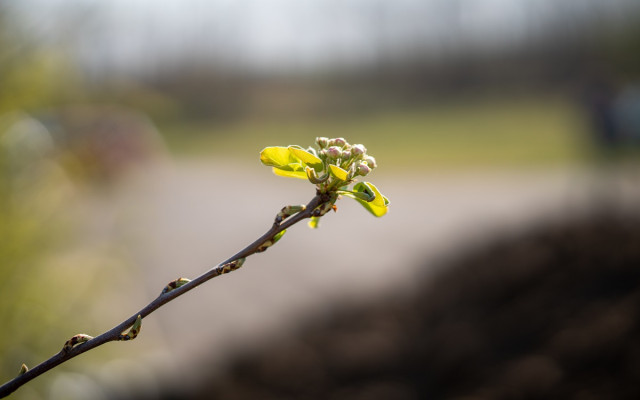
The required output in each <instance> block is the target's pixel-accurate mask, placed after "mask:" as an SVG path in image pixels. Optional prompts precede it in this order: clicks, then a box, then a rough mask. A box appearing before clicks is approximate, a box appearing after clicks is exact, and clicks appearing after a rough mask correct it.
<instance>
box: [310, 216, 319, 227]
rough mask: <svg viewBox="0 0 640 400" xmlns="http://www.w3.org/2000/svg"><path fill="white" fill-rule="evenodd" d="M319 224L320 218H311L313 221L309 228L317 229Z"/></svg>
mask: <svg viewBox="0 0 640 400" xmlns="http://www.w3.org/2000/svg"><path fill="white" fill-rule="evenodd" d="M319 222H320V217H311V219H310V220H309V228H313V229H317V228H318V223H319Z"/></svg>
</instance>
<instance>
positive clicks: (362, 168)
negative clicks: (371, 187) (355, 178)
mask: <svg viewBox="0 0 640 400" xmlns="http://www.w3.org/2000/svg"><path fill="white" fill-rule="evenodd" d="M357 172H358V175H362V176H366V175H367V174H369V172H371V168H369V167H368V166H367V164H365V163H361V164H358V169H357Z"/></svg>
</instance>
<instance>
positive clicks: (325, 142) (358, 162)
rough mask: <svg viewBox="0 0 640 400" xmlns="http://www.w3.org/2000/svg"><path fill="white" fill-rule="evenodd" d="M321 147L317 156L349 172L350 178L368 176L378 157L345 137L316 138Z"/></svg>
mask: <svg viewBox="0 0 640 400" xmlns="http://www.w3.org/2000/svg"><path fill="white" fill-rule="evenodd" d="M316 144H317V145H318V147H319V148H320V151H319V152H317V156H318V157H320V159H321V160H322V161H323V162H325V163H326V164H332V165H335V166H338V167H340V168H342V169H343V170H346V171H348V172H349V175H348V176H349V177H350V179H353V178H354V177H356V176H358V175H359V176H366V175H368V174H369V172H371V170H372V169H374V168H375V167H376V166H377V164H376V159H375V158H373V157H372V156H370V155H367V149H366V147H364V146H363V145H361V144H354V145H351V144H349V143H348V142H347V141H346V140H344V138H341V137H339V138H333V139H329V138H326V137H318V138H316Z"/></svg>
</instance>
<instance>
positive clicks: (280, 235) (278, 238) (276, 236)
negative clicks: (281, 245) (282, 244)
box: [271, 229, 287, 244]
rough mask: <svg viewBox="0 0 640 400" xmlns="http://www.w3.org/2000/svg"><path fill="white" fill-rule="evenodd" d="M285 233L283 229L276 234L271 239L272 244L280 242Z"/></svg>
mask: <svg viewBox="0 0 640 400" xmlns="http://www.w3.org/2000/svg"><path fill="white" fill-rule="evenodd" d="M285 233H287V230H286V229H283V230H281V231H280V232H278V233H276V234H275V236H274V237H273V239H271V241H272V242H273V244H276V243H277V242H278V240H280V239H281V238H282V237H283V236H284V234H285Z"/></svg>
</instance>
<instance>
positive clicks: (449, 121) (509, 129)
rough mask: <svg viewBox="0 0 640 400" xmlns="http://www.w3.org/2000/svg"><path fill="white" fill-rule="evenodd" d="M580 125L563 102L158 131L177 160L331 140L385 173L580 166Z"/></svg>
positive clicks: (552, 99) (493, 103) (521, 101)
mask: <svg viewBox="0 0 640 400" xmlns="http://www.w3.org/2000/svg"><path fill="white" fill-rule="evenodd" d="M585 129H586V128H585V126H584V121H583V117H582V115H581V114H580V111H579V110H578V109H577V108H576V106H575V105H574V104H573V103H572V102H571V101H570V100H569V99H567V98H563V97H561V96H531V97H515V98H514V97H508V96H507V97H492V96H483V97H476V98H466V99H458V100H455V101H444V102H442V103H439V104H435V103H434V104H429V105H419V106H415V107H412V108H405V109H396V110H386V111H382V112H378V113H368V114H357V115H351V116H345V117H340V118H331V119H319V118H317V119H287V120H278V119H275V118H271V119H269V118H265V119H248V120H246V121H243V122H241V123H238V124H227V125H217V124H213V123H211V124H207V123H202V122H200V123H197V124H189V123H181V124H172V125H167V126H164V127H161V131H162V132H163V133H165V137H166V139H167V142H168V144H169V147H170V148H172V149H173V150H174V151H175V152H176V153H177V154H179V155H188V156H194V155H214V154H215V155H216V156H222V157H241V158H242V157H248V156H251V155H252V154H253V153H251V152H248V151H247V150H246V144H247V143H250V144H252V145H253V146H255V148H256V150H257V151H259V150H260V146H261V144H262V145H263V144H264V143H267V142H269V143H270V142H279V143H296V142H299V141H300V140H301V138H313V137H316V136H323V135H332V136H343V137H348V138H350V140H351V141H353V142H361V143H367V148H369V149H370V150H371V152H372V154H375V155H376V158H377V159H379V160H381V161H383V162H384V163H385V166H389V169H392V168H394V167H396V168H405V167H414V170H416V171H417V172H422V171H426V170H430V169H438V168H454V169H458V168H469V167H477V166H485V167H499V168H502V167H510V166H514V167H527V166H549V165H552V166H553V165H556V166H557V165H571V164H576V163H581V162H583V161H584V159H585V149H586V147H587V146H586V142H587V140H586V137H585Z"/></svg>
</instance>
